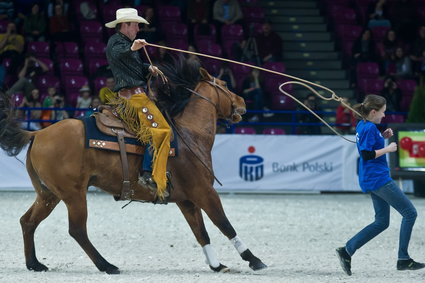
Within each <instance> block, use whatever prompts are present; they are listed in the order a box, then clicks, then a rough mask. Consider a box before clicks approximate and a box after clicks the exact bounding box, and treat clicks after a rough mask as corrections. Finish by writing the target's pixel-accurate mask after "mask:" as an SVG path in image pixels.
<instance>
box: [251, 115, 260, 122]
mask: <svg viewBox="0 0 425 283" xmlns="http://www.w3.org/2000/svg"><path fill="white" fill-rule="evenodd" d="M248 121H249V122H258V121H260V118H258V115H254V116H252V117H251V118H249V119H248Z"/></svg>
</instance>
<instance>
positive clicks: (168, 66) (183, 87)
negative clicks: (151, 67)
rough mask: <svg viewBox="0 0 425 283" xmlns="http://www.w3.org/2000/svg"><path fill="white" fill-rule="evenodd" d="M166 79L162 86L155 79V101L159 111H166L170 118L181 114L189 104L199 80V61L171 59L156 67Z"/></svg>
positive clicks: (159, 79) (158, 80) (159, 80)
mask: <svg viewBox="0 0 425 283" xmlns="http://www.w3.org/2000/svg"><path fill="white" fill-rule="evenodd" d="M158 67H159V69H160V70H161V71H162V72H163V73H164V75H165V76H166V77H167V79H168V83H165V84H163V83H162V80H161V78H160V77H158V78H157V99H158V105H159V107H160V108H161V110H165V111H167V112H168V113H169V114H170V115H171V117H175V116H176V115H178V114H179V113H181V112H182V111H183V110H184V108H185V107H186V105H187V103H188V102H189V99H190V96H191V94H192V93H191V92H190V91H188V90H187V89H191V90H193V89H194V88H195V87H196V85H197V84H198V82H199V80H200V77H201V76H200V73H199V68H200V67H201V65H200V63H199V61H197V60H191V59H187V58H185V57H184V56H182V55H180V56H176V57H172V61H171V62H168V63H163V64H161V65H159V66H158Z"/></svg>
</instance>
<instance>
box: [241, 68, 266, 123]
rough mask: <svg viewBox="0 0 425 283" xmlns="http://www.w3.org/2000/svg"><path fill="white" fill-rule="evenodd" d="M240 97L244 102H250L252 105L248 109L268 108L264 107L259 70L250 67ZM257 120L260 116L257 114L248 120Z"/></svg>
mask: <svg viewBox="0 0 425 283" xmlns="http://www.w3.org/2000/svg"><path fill="white" fill-rule="evenodd" d="M242 97H243V98H244V99H245V101H246V102H249V101H251V102H252V107H248V108H251V109H250V110H269V109H267V108H264V105H265V103H264V100H265V99H264V98H265V97H264V92H263V82H262V80H261V78H260V72H259V71H258V70H257V69H252V71H251V73H250V74H249V75H248V77H246V78H245V80H244V81H243V85H242ZM249 105H250V104H249V103H248V106H249ZM266 115H267V114H266ZM259 120H260V118H259V116H258V115H257V114H255V115H254V116H252V117H251V118H250V119H249V121H250V122H258V121H259Z"/></svg>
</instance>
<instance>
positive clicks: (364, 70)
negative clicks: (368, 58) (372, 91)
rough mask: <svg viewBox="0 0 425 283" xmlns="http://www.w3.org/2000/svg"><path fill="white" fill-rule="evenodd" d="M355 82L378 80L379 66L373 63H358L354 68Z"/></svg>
mask: <svg viewBox="0 0 425 283" xmlns="http://www.w3.org/2000/svg"><path fill="white" fill-rule="evenodd" d="M356 72H357V80H359V79H365V78H378V77H379V65H378V63H375V62H362V63H358V64H357V67H356Z"/></svg>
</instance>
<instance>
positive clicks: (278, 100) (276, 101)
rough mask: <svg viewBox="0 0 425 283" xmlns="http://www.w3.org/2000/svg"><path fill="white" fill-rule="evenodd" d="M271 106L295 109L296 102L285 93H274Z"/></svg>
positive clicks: (273, 107) (276, 108)
mask: <svg viewBox="0 0 425 283" xmlns="http://www.w3.org/2000/svg"><path fill="white" fill-rule="evenodd" d="M270 108H271V109H273V110H295V108H296V104H295V101H294V100H293V99H292V98H290V97H288V96H286V95H284V94H275V95H272V104H271V105H270Z"/></svg>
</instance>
